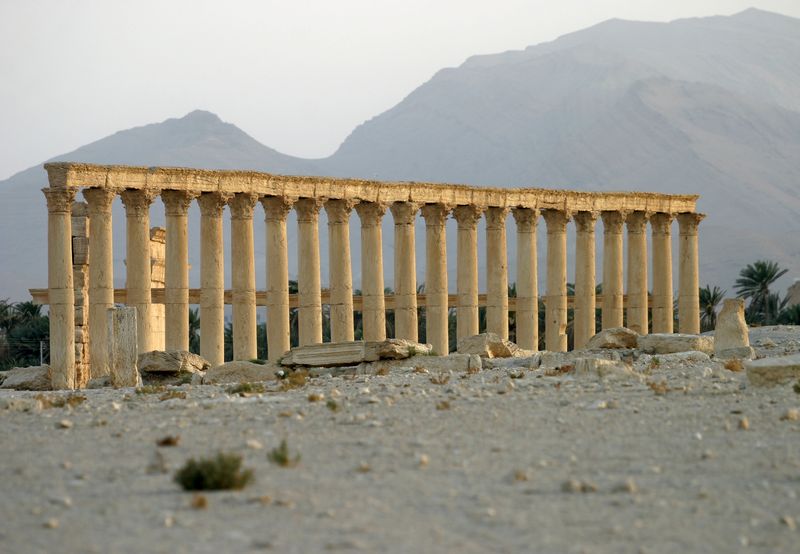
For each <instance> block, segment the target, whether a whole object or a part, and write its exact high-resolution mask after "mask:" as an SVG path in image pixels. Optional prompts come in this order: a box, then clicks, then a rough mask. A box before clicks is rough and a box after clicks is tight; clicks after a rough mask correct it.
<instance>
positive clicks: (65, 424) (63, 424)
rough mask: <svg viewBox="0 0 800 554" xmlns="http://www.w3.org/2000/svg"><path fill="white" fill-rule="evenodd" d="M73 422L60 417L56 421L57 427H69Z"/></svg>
mask: <svg viewBox="0 0 800 554" xmlns="http://www.w3.org/2000/svg"><path fill="white" fill-rule="evenodd" d="M73 425H74V424H73V423H72V422H71V421H70V420H68V419H62V420H61V421H59V422H58V426H57V427H58V428H59V429H71V428H72V426H73Z"/></svg>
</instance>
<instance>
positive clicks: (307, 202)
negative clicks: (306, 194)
mask: <svg viewBox="0 0 800 554" xmlns="http://www.w3.org/2000/svg"><path fill="white" fill-rule="evenodd" d="M324 203H325V200H324V199H323V198H300V199H299V200H298V201H297V202H296V203H295V210H296V211H297V221H298V222H300V223H315V222H317V221H318V220H319V210H320V208H322V205H323V204H324Z"/></svg>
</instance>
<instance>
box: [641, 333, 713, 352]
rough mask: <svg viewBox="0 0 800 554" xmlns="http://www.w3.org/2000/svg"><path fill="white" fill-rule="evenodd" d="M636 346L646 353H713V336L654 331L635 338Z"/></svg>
mask: <svg viewBox="0 0 800 554" xmlns="http://www.w3.org/2000/svg"><path fill="white" fill-rule="evenodd" d="M636 348H638V349H639V350H641V351H642V352H644V353H646V354H674V353H676V352H689V351H698V352H705V353H706V354H713V353H714V337H709V336H705V335H687V334H680V333H654V334H651V335H642V336H640V337H639V338H638V339H637V340H636Z"/></svg>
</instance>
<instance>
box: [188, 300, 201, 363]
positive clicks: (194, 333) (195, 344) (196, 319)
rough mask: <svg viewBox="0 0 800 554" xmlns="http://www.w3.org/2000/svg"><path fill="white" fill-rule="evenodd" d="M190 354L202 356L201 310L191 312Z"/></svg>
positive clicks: (196, 309)
mask: <svg viewBox="0 0 800 554" xmlns="http://www.w3.org/2000/svg"><path fill="white" fill-rule="evenodd" d="M189 352H192V353H194V354H200V309H199V308H195V309H194V310H189Z"/></svg>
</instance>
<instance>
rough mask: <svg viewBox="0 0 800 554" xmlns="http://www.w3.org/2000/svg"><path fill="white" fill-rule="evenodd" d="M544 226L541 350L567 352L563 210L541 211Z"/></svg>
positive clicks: (564, 218) (566, 216)
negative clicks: (542, 348) (545, 265)
mask: <svg viewBox="0 0 800 554" xmlns="http://www.w3.org/2000/svg"><path fill="white" fill-rule="evenodd" d="M542 216H543V217H544V220H545V222H546V223H547V296H546V298H545V348H546V349H547V350H549V351H551V352H566V350H567V222H568V221H569V218H570V214H569V213H568V212H566V211H563V210H543V211H542Z"/></svg>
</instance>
